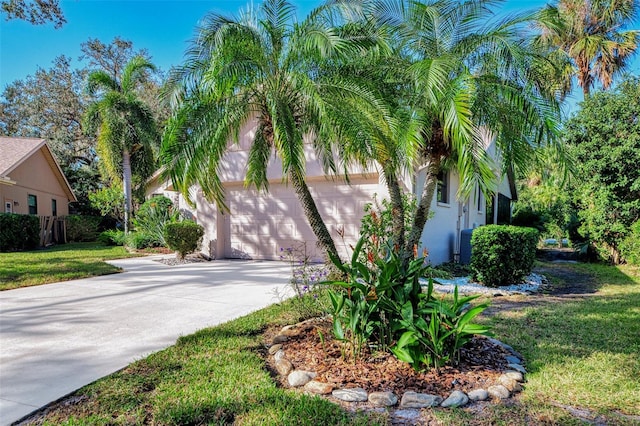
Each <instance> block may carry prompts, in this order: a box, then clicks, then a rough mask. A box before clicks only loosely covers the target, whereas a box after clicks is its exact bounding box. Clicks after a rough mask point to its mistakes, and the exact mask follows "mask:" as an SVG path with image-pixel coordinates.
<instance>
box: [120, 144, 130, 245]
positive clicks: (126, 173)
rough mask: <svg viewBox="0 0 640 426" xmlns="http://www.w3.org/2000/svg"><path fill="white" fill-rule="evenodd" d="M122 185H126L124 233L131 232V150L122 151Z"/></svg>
mask: <svg viewBox="0 0 640 426" xmlns="http://www.w3.org/2000/svg"><path fill="white" fill-rule="evenodd" d="M122 185H123V186H124V233H125V234H128V233H129V216H130V215H131V156H130V154H129V150H127V149H125V150H124V152H123V153H122Z"/></svg>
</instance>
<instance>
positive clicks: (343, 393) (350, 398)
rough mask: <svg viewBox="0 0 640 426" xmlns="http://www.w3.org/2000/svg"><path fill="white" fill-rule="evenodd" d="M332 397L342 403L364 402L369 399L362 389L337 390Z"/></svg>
mask: <svg viewBox="0 0 640 426" xmlns="http://www.w3.org/2000/svg"><path fill="white" fill-rule="evenodd" d="M331 395H333V397H334V398H337V399H339V400H341V401H347V402H364V401H366V400H367V398H368V394H367V391H366V390H364V389H362V388H350V389H336V390H334V391H333V392H332V393H331Z"/></svg>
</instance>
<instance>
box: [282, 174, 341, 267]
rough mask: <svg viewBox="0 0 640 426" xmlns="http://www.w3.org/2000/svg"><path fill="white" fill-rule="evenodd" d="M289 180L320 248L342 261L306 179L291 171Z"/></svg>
mask: <svg viewBox="0 0 640 426" xmlns="http://www.w3.org/2000/svg"><path fill="white" fill-rule="evenodd" d="M289 179H290V181H291V184H292V185H293V190H294V191H295V193H296V195H297V196H298V200H300V204H302V209H303V210H304V214H305V216H306V217H307V220H308V221H309V225H310V226H311V229H312V230H313V233H314V234H315V236H316V238H318V246H319V247H320V248H321V249H322V250H324V251H325V252H326V253H331V255H333V256H335V257H336V258H337V259H340V256H339V255H338V251H337V250H336V245H335V244H334V242H333V238H331V234H330V233H329V230H328V229H327V225H326V224H325V223H324V221H323V220H322V216H320V212H319V211H318V208H317V207H316V203H315V201H314V200H313V197H312V196H311V192H310V191H309V187H308V186H307V184H306V182H305V181H304V177H301V176H300V175H299V174H297V173H296V172H295V171H290V172H289ZM340 261H341V262H342V259H340Z"/></svg>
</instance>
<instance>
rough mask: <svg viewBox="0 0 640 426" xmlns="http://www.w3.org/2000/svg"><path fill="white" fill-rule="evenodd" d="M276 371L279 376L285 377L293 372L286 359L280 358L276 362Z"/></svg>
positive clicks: (289, 362) (291, 365)
mask: <svg viewBox="0 0 640 426" xmlns="http://www.w3.org/2000/svg"><path fill="white" fill-rule="evenodd" d="M276 370H278V373H280V375H281V376H286V375H287V374H289V373H291V370H293V364H291V361H289V360H288V359H286V358H280V359H279V360H277V361H276Z"/></svg>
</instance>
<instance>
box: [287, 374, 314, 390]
mask: <svg viewBox="0 0 640 426" xmlns="http://www.w3.org/2000/svg"><path fill="white" fill-rule="evenodd" d="M315 377H316V373H314V372H312V371H303V370H295V371H292V372H291V373H289V375H288V376H287V381H288V382H289V386H291V387H294V388H297V387H299V386H304V385H306V384H307V383H309V382H310V381H311V380H313V379H315Z"/></svg>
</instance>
